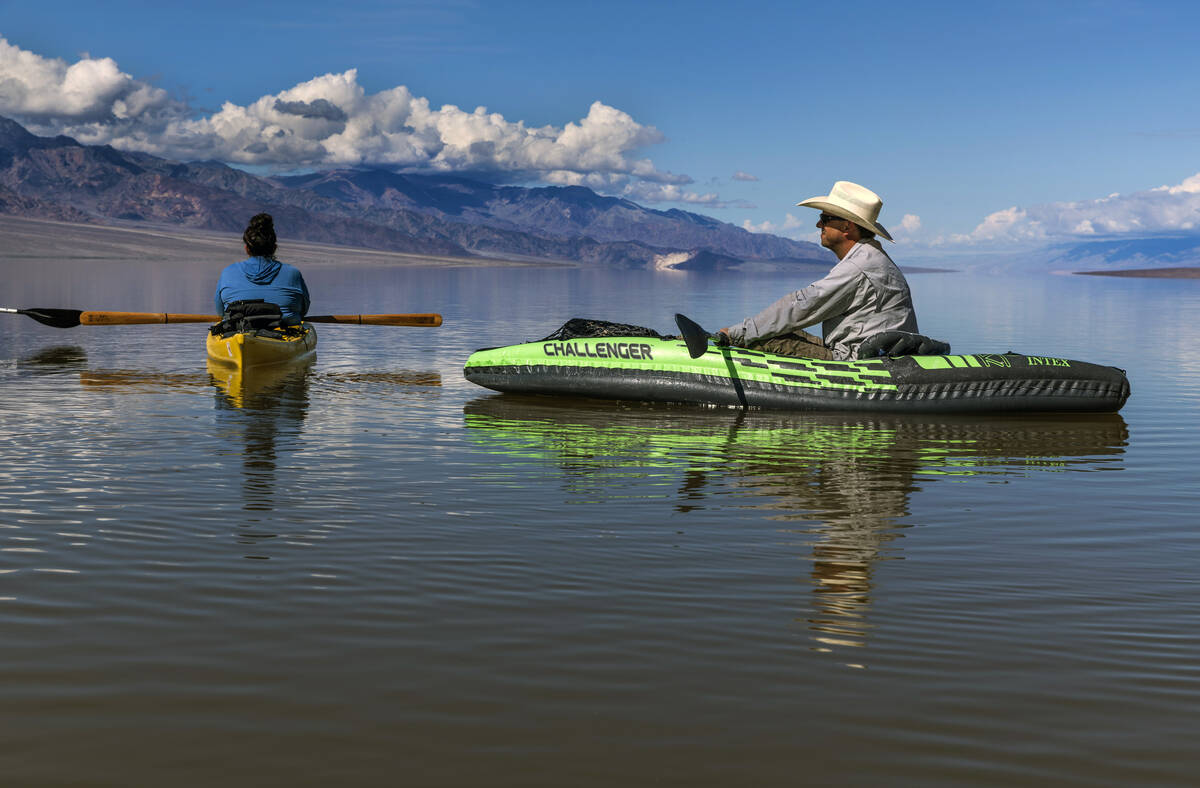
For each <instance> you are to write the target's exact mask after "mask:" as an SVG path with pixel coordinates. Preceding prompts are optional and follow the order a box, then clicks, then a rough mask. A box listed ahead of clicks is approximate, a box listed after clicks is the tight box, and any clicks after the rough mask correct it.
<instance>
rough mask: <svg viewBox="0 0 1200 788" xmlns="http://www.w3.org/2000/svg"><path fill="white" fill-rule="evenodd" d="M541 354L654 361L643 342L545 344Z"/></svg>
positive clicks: (652, 354) (652, 355)
mask: <svg viewBox="0 0 1200 788" xmlns="http://www.w3.org/2000/svg"><path fill="white" fill-rule="evenodd" d="M542 353H543V354H545V355H547V356H558V357H561V356H574V357H576V358H619V359H638V360H645V361H653V360H654V352H653V349H652V348H651V347H650V345H648V344H646V343H645V342H546V343H544V344H543V345H542Z"/></svg>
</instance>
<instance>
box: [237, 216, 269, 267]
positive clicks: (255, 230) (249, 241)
mask: <svg viewBox="0 0 1200 788" xmlns="http://www.w3.org/2000/svg"><path fill="white" fill-rule="evenodd" d="M242 242H243V243H245V244H246V249H247V250H248V251H249V252H250V254H251V255H253V256H254V257H274V256H275V249H276V239H275V220H274V219H272V218H271V214H269V213H260V214H256V215H255V216H254V217H253V218H252V219H250V224H249V225H247V226H246V232H244V233H242Z"/></svg>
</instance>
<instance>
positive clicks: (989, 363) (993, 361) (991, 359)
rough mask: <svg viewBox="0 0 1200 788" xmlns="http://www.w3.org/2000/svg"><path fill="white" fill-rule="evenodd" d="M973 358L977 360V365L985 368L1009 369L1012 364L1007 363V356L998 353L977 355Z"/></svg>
mask: <svg viewBox="0 0 1200 788" xmlns="http://www.w3.org/2000/svg"><path fill="white" fill-rule="evenodd" d="M975 358H977V359H979V363H980V364H983V365H984V366H985V367H1011V366H1012V363H1011V362H1009V360H1008V357H1007V356H1002V355H999V354H998V353H985V354H983V355H978V354H977V355H976V356H975Z"/></svg>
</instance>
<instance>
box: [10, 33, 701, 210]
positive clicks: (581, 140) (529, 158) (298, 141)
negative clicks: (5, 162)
mask: <svg viewBox="0 0 1200 788" xmlns="http://www.w3.org/2000/svg"><path fill="white" fill-rule="evenodd" d="M0 114H3V115H9V116H12V117H15V118H17V119H18V120H20V121H22V122H23V123H25V124H26V125H27V126H28V127H29V128H30V130H31V131H34V132H35V133H38V134H66V135H69V136H71V137H74V138H75V139H77V140H79V141H80V142H83V143H85V144H108V145H112V146H113V147H115V148H118V149H122V150H134V151H141V152H145V153H151V154H154V155H157V156H164V157H167V158H173V159H184V160H195V159H217V160H220V161H225V162H228V163H230V164H235V165H251V166H259V167H265V168H268V169H274V170H277V171H281V172H282V171H287V170H295V169H300V168H319V167H340V166H390V167H395V168H407V169H415V170H432V171H442V172H472V173H476V174H489V173H490V174H491V175H492V176H493V177H496V178H498V179H506V180H513V181H519V180H529V181H541V182H546V183H555V184H578V185H585V186H589V187H592V188H596V189H603V190H605V191H609V192H612V193H620V194H623V195H625V196H629V197H636V198H637V199H640V200H644V201H650V202H681V203H693V204H704V205H714V204H719V203H720V201H719V199H718V197H717V195H716V194H698V193H696V192H692V191H689V190H687V189H685V188H683V187H684V186H686V185H687V184H689V183H692V178H691V177H689V176H687V175H682V174H677V173H671V172H666V171H662V170H659V169H657V168H656V167H655V166H654V163H653V162H652V161H651V160H650V159H647V158H644V157H641V156H639V155H638V154H639V152H640V151H642V150H643V149H645V148H647V147H650V146H652V145H656V144H659V143H661V142H663V141H664V137H663V135H662V133H661V132H659V131H658V130H657V129H656V128H654V127H653V126H647V125H644V124H641V123H638V122H637V121H636V120H634V119H633V117H631V116H630V115H629V114H628V113H626V112H623V111H621V110H619V109H616V108H614V107H610V106H608V105H606V104H604V103H603V102H600V101H595V102H593V103H592V104H591V106H590V107H588V110H587V114H586V115H584V116H583V117H582V118H580V119H578V120H574V121H570V122H567V123H565V124H564V125H562V126H552V125H549V126H538V127H534V126H527V125H526V124H525V123H524V122H523V121H511V120H508V119H507V118H505V117H504V116H503V115H501V114H500V113H497V112H489V111H488V110H487V109H486V108H484V107H477V108H476V109H474V110H471V111H467V110H463V109H460V108H459V107H456V106H453V105H450V104H447V105H444V106H442V107H439V108H435V107H433V106H432V105H431V104H430V102H429V100H428V99H426V98H423V97H420V96H416V95H413V93H412V92H411V91H410V90H409V89H408V88H407V87H405V86H403V85H400V86H397V87H394V88H391V89H388V90H383V91H380V92H378V93H368V92H367V91H366V90H364V88H363V87H362V86H361V85H360V84H359V82H358V72H357V70H356V69H349V70H347V71H344V72H342V73H340V74H325V75H322V76H318V77H315V78H313V79H310V80H308V81H307V82H303V83H301V84H298V85H295V86H293V87H291V88H288V89H287V90H283V91H280V92H279V93H275V94H272V95H268V96H263V97H261V98H259V99H258V100H256V101H254V102H252V103H250V104H248V105H245V106H242V105H238V104H234V103H232V102H226V103H225V104H223V105H222V106H221V108H220V110H219V111H217V112H215V113H212V114H209V115H202V114H199V113H197V112H195V111H194V110H193V109H192V108H191V107H189V106H187V105H186V104H185V103H183V102H181V101H178V100H175V99H172V98H171V97H170V96H169V95H168V93H167V92H166V91H164V90H162V89H161V88H158V87H155V86H153V85H150V84H149V83H146V82H143V81H139V80H137V79H135V78H134V77H132V76H130V75H129V74H126V73H124V72H122V71H121V70H120V68H119V67H118V66H117V64H116V62H114V61H113V60H112V59H111V58H93V57H91V56H88V55H83V56H81V57H80V59H79V60H78V61H77V62H75V63H71V64H68V63H67V62H65V61H63V60H61V59H55V58H46V57H42V56H41V55H38V54H36V53H33V52H28V51H25V50H22V49H20V48H19V47H17V46H14V45H13V44H10V43H9V42H8V41H7V40H5V39H4V38H0Z"/></svg>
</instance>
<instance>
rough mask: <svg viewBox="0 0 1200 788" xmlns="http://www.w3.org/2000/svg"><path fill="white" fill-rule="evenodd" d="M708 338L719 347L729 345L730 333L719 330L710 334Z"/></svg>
mask: <svg viewBox="0 0 1200 788" xmlns="http://www.w3.org/2000/svg"><path fill="white" fill-rule="evenodd" d="M708 338H709V339H711V340H712V343H713V344H714V345H716V346H717V347H729V335H728V334H726V333H725V332H724V331H718V332H717V333H715V334H709V335H708Z"/></svg>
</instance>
